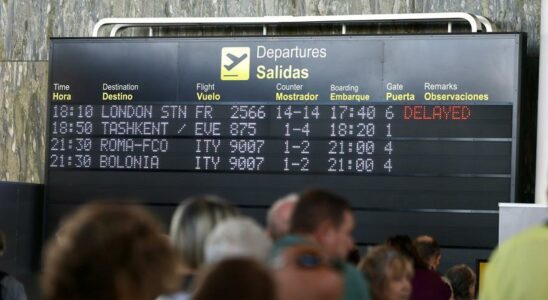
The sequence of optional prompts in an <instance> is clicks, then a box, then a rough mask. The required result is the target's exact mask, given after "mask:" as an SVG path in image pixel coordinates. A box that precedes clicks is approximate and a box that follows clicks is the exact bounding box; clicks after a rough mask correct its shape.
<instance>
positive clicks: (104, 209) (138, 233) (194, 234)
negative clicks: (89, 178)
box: [0, 189, 546, 300]
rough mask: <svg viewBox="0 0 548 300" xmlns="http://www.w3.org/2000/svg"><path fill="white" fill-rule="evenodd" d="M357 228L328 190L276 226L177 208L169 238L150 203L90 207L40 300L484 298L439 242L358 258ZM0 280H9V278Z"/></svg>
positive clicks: (282, 205)
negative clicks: (449, 263) (447, 261)
mask: <svg viewBox="0 0 548 300" xmlns="http://www.w3.org/2000/svg"><path fill="white" fill-rule="evenodd" d="M354 226H355V220H354V216H353V213H352V209H351V207H350V205H349V204H348V202H347V201H346V200H345V199H344V198H342V197H340V196H338V195H335V194H332V193H330V192H328V191H324V190H320V189H311V190H306V191H304V192H302V193H300V194H291V195H289V196H287V197H285V198H282V199H280V200H278V201H277V202H275V203H274V204H273V205H272V207H271V208H270V210H269V212H268V215H267V220H266V227H267V228H262V227H261V225H259V224H258V223H257V222H256V221H254V220H252V219H250V218H248V217H246V216H243V215H242V214H241V213H240V212H239V210H238V208H236V207H234V206H232V205H231V204H230V203H229V202H227V201H225V200H223V199H220V198H218V197H215V196H200V197H192V198H189V199H186V200H184V201H182V203H181V204H180V205H179V206H178V208H177V209H176V211H175V213H174V215H173V217H172V220H171V225H170V228H169V236H167V235H166V234H165V233H164V232H165V231H164V230H163V228H162V226H161V224H160V223H159V221H158V220H156V219H155V218H154V217H153V216H152V215H151V214H150V213H149V212H147V211H146V209H145V208H143V207H140V206H138V205H128V204H125V205H124V204H113V203H101V202H97V203H90V204H86V205H84V206H82V207H81V208H80V209H79V210H78V211H76V212H75V213H73V214H72V215H70V216H69V217H67V218H66V219H65V220H64V221H63V222H62V224H61V225H60V227H59V228H60V229H59V230H58V232H57V234H56V235H55V236H54V237H53V238H52V239H51V240H50V241H49V243H48V245H47V246H46V249H45V253H44V260H43V273H42V290H43V296H44V300H87V299H89V300H91V299H94V300H95V299H105V300H130V299H131V300H154V299H157V300H185V299H195V300H213V299H227V300H232V299H234V300H236V299H238V300H247V299H249V300H257V299H264V300H313V299H318V300H335V299H344V300H349V299H360V300H362V299H363V300H369V299H372V300H406V299H413V300H430V299H432V300H438V299H439V300H448V299H454V300H466V299H475V298H476V295H475V294H476V292H475V288H476V284H477V282H476V281H477V280H476V274H475V273H474V271H473V270H472V269H471V268H470V267H468V266H466V265H456V266H454V267H452V268H450V269H449V270H448V271H447V272H446V273H445V274H440V273H438V270H437V268H438V267H439V264H440V260H441V258H442V257H441V250H440V246H439V245H438V242H437V241H436V239H435V238H434V237H431V236H427V235H424V236H419V237H416V238H414V239H413V238H411V237H409V236H405V235H398V236H392V237H388V238H387V239H386V241H385V242H384V243H382V244H380V245H376V246H371V247H369V249H368V251H366V253H364V254H363V256H362V257H360V255H359V254H360V253H359V251H358V250H357V248H356V245H355V243H354V240H353V237H352V231H353V229H354ZM0 237H2V235H0ZM3 240H4V239H0V254H1V253H2V251H3V249H4V244H5V243H4V242H3ZM0 276H2V273H0ZM3 277H4V278H2V277H0V280H7V279H6V278H8V277H9V276H5V275H4V276H3ZM493 277H495V276H493ZM543 278H544V277H542V278H540V279H539V280H543ZM7 290H9V288H3V289H2V293H1V294H0V299H3V300H9V299H25V298H13V296H10V294H9V293H8V291H7ZM23 295H24V293H23ZM486 295H489V293H486ZM499 295H500V294H499ZM518 296H519V295H518ZM544 296H546V294H545V295H544ZM487 297H489V296H487ZM486 299H495V298H486ZM498 299H526V298H522V297H518V298H514V297H510V298H506V297H502V298H498ZM527 299H533V298H527ZM534 299H541V298H534Z"/></svg>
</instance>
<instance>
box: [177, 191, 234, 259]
mask: <svg viewBox="0 0 548 300" xmlns="http://www.w3.org/2000/svg"><path fill="white" fill-rule="evenodd" d="M237 215H239V213H238V210H237V209H236V208H235V207H234V206H232V205H230V204H228V203H227V202H226V201H224V200H223V199H221V198H219V197H216V196H200V197H191V198H188V199H186V200H184V201H183V202H181V204H179V206H178V207H177V209H176V210H175V213H174V214H173V218H172V219H171V226H170V230H169V236H170V238H171V241H172V242H173V244H174V245H175V247H176V248H177V250H179V253H180V255H181V258H182V259H183V263H184V264H185V265H186V267H188V268H191V269H194V270H196V269H198V268H200V267H201V266H202V264H203V263H204V247H205V241H206V238H207V236H208V235H209V233H210V232H211V231H213V228H215V226H216V225H217V224H218V223H220V222H221V221H223V220H225V219H228V218H230V217H234V216H237Z"/></svg>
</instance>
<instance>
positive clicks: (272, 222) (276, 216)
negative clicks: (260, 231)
mask: <svg viewBox="0 0 548 300" xmlns="http://www.w3.org/2000/svg"><path fill="white" fill-rule="evenodd" d="M298 199H299V196H298V195H297V194H289V195H287V196H285V197H283V198H281V199H279V200H277V201H276V202H274V204H272V206H271V207H270V209H269V210H268V214H267V217H266V224H267V231H268V234H269V235H270V237H271V238H272V240H274V241H275V240H277V239H279V238H281V237H282V236H284V235H286V234H287V233H288V232H289V225H290V224H289V223H290V221H291V215H292V214H293V209H294V208H295V204H296V203H297V200H298Z"/></svg>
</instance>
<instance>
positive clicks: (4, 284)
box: [0, 230, 27, 300]
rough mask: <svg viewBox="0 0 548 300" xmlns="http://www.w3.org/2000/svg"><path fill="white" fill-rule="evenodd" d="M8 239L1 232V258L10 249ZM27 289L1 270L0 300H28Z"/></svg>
mask: <svg viewBox="0 0 548 300" xmlns="http://www.w3.org/2000/svg"><path fill="white" fill-rule="evenodd" d="M7 243H8V242H7V238H6V235H5V234H4V232H2V230H0V256H3V255H4V253H5V252H6V249H7V247H8V245H7ZM26 299H27V294H26V293H25V287H24V286H23V285H22V284H21V283H20V282H19V281H18V280H17V279H15V277H13V276H11V275H9V274H8V273H6V272H4V271H2V270H0V300H26Z"/></svg>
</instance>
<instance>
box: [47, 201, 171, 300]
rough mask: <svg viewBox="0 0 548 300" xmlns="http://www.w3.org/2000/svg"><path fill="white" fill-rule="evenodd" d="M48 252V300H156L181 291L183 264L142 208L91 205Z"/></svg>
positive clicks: (75, 216)
mask: <svg viewBox="0 0 548 300" xmlns="http://www.w3.org/2000/svg"><path fill="white" fill-rule="evenodd" d="M61 228H63V232H62V241H63V242H62V243H59V242H57V241H56V240H55V238H53V239H51V240H50V242H49V243H48V246H47V247H46V250H45V256H44V268H43V278H42V289H43V293H44V300H92V299H93V300H96V299H102V300H130V299H132V300H152V299H155V298H156V297H157V296H158V295H160V294H161V293H165V292H169V291H173V290H175V288H176V287H177V285H178V282H179V280H180V278H179V277H178V276H177V271H176V269H177V266H178V265H179V264H180V261H179V259H178V257H177V254H176V252H175V250H174V249H173V248H172V247H171V245H170V244H169V242H168V241H167V240H166V239H165V237H163V235H162V226H161V225H160V223H159V222H158V221H157V220H156V219H154V218H153V217H152V216H151V215H150V214H149V213H148V212H147V211H145V210H144V209H143V208H142V207H140V206H136V205H120V204H119V205H116V204H107V203H92V204H86V205H84V206H82V207H81V208H80V209H78V210H77V211H76V212H75V213H74V214H72V215H70V216H69V217H68V218H67V219H66V220H65V221H64V222H63V225H62V226H61Z"/></svg>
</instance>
